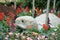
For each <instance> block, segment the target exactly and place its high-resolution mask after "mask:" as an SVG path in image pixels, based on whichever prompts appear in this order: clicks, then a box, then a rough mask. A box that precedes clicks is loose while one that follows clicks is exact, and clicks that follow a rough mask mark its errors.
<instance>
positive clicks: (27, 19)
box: [15, 16, 34, 29]
mask: <svg viewBox="0 0 60 40" xmlns="http://www.w3.org/2000/svg"><path fill="white" fill-rule="evenodd" d="M33 23H34V18H33V17H31V16H20V17H18V18H17V19H16V20H15V24H16V25H17V26H20V27H21V28H23V29H26V28H27V26H28V25H33Z"/></svg>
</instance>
